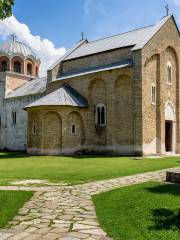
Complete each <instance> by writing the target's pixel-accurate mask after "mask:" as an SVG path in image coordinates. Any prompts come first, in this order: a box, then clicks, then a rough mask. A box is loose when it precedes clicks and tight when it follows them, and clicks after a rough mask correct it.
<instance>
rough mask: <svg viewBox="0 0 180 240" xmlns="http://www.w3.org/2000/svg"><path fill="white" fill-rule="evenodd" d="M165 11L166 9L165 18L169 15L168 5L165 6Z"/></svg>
mask: <svg viewBox="0 0 180 240" xmlns="http://www.w3.org/2000/svg"><path fill="white" fill-rule="evenodd" d="M165 9H166V16H168V15H169V5H168V4H167V5H166V6H165Z"/></svg>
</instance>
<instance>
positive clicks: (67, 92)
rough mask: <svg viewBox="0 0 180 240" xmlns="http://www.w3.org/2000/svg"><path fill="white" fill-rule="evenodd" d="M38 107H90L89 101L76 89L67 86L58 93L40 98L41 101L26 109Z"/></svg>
mask: <svg viewBox="0 0 180 240" xmlns="http://www.w3.org/2000/svg"><path fill="white" fill-rule="evenodd" d="M38 106H73V107H83V108H84V107H87V106H88V101H87V99H86V98H84V97H83V96H81V95H80V94H79V93H78V92H77V91H76V90H75V89H73V88H72V87H70V86H69V85H65V86H63V87H61V88H59V89H57V90H56V91H54V92H52V93H50V94H48V95H46V96H44V97H42V98H40V99H39V100H37V101H35V102H33V103H31V104H29V105H28V106H26V107H25V109H27V108H30V107H38Z"/></svg>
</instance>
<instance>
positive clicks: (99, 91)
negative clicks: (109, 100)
mask: <svg viewBox="0 0 180 240" xmlns="http://www.w3.org/2000/svg"><path fill="white" fill-rule="evenodd" d="M89 99H90V101H89V102H91V103H93V104H95V105H96V104H97V103H99V102H102V103H104V104H105V103H106V83H105V81H104V80H103V79H101V78H95V79H93V80H92V81H91V82H90V84H89Z"/></svg>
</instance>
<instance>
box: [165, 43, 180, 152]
mask: <svg viewBox="0 0 180 240" xmlns="http://www.w3.org/2000/svg"><path fill="white" fill-rule="evenodd" d="M166 52H169V53H170V54H171V56H172V57H173V58H174V61H175V65H176V111H177V114H176V129H177V131H176V139H180V119H179V109H180V95H179V92H180V81H179V77H180V75H179V71H180V69H179V57H178V56H179V55H178V53H177V51H176V50H175V48H174V47H173V46H168V47H167V48H166ZM176 150H177V152H180V146H179V145H178V146H177V149H176Z"/></svg>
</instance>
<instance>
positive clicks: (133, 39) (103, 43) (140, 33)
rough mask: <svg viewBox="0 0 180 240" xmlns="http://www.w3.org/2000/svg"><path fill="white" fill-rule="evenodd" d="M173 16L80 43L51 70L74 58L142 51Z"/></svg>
mask: <svg viewBox="0 0 180 240" xmlns="http://www.w3.org/2000/svg"><path fill="white" fill-rule="evenodd" d="M170 18H173V16H172V15H169V16H166V17H163V18H162V19H161V20H160V21H159V22H158V23H156V24H155V25H152V26H148V27H144V28H140V29H136V30H133V31H130V32H126V33H121V34H118V35H114V36H111V37H106V38H102V39H98V40H95V41H91V42H88V41H87V40H84V41H80V42H79V43H78V44H76V45H75V46H74V47H73V48H72V49H70V50H68V51H67V52H66V53H65V54H64V55H63V56H62V57H61V58H60V59H59V60H58V61H57V62H56V63H55V64H53V66H52V67H51V68H49V70H52V69H53V68H54V67H55V66H56V65H57V64H58V63H60V62H62V61H66V60H71V59H74V58H79V57H83V56H88V55H91V54H96V53H100V52H104V51H108V50H113V49H117V48H123V47H130V46H132V51H133V50H138V49H142V48H143V47H144V46H145V45H146V43H148V42H149V40H150V39H151V38H152V37H153V36H154V35H155V34H156V33H157V32H158V31H159V30H160V28H161V27H162V26H163V25H164V24H165V23H166V22H167V21H168V20H169V19H170Z"/></svg>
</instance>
